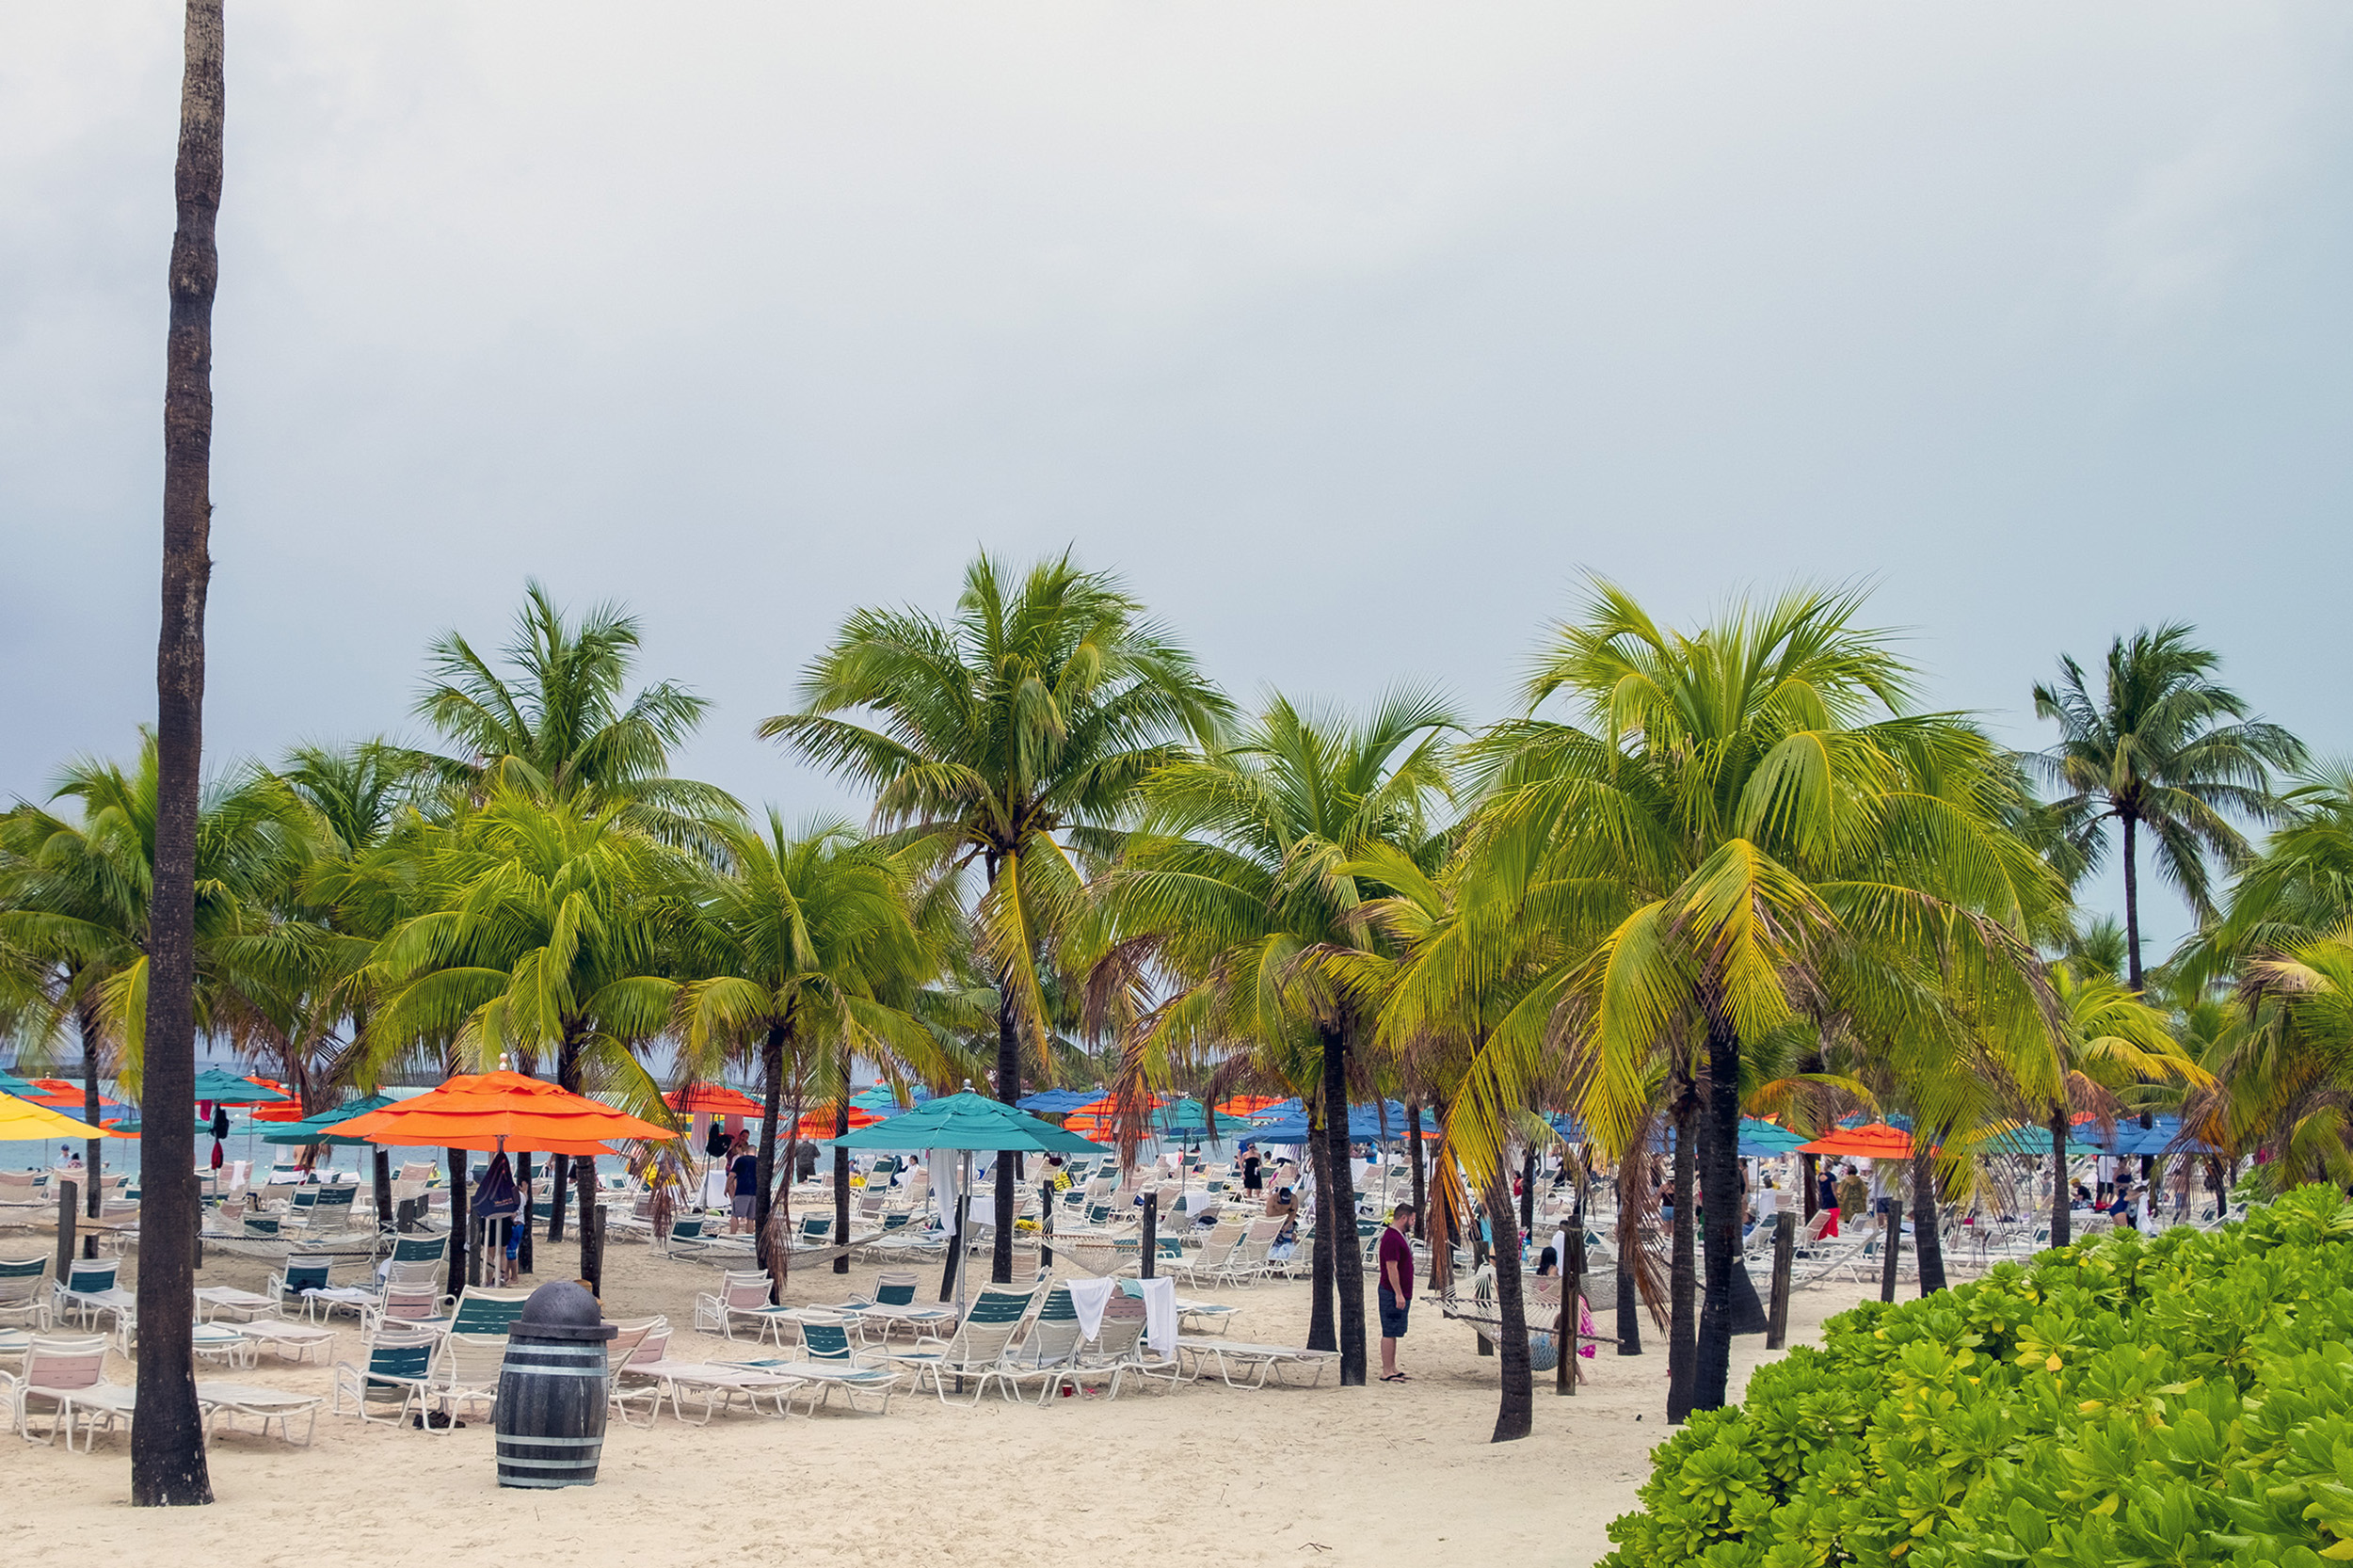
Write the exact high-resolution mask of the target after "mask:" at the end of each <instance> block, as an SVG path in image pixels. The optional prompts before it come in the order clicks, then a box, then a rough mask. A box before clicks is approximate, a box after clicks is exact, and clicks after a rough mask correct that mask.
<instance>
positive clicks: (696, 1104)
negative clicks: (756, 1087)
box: [662, 1083, 768, 1121]
mask: <svg viewBox="0 0 2353 1568" xmlns="http://www.w3.org/2000/svg"><path fill="white" fill-rule="evenodd" d="M662 1103H663V1104H664V1105H666V1106H668V1107H669V1108H670V1109H671V1110H673V1111H675V1112H678V1113H679V1114H680V1115H681V1116H690V1115H692V1116H749V1117H751V1118H752V1119H753V1120H754V1121H759V1120H760V1119H761V1118H763V1117H765V1116H766V1115H767V1114H768V1108H767V1107H766V1106H763V1105H762V1104H760V1101H758V1100H756V1099H754V1098H752V1096H749V1095H747V1094H745V1093H744V1091H743V1090H741V1089H734V1088H729V1087H728V1085H727V1084H724V1083H690V1084H688V1085H687V1086H686V1087H685V1088H683V1089H673V1090H671V1091H670V1092H669V1093H668V1094H666V1095H664V1096H662Z"/></svg>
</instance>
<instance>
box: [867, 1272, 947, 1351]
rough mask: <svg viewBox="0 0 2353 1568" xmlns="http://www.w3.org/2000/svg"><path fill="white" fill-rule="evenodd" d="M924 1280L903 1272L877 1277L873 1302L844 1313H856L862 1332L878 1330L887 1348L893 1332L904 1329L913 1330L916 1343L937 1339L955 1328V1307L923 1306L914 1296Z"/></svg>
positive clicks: (888, 1273)
mask: <svg viewBox="0 0 2353 1568" xmlns="http://www.w3.org/2000/svg"><path fill="white" fill-rule="evenodd" d="M921 1285H922V1281H921V1279H920V1277H919V1276H918V1275H915V1274H912V1273H907V1272H888V1271H887V1272H883V1273H879V1274H876V1275H875V1276H874V1299H873V1300H872V1301H871V1302H867V1303H863V1304H857V1305H856V1306H855V1307H854V1308H852V1307H845V1308H844V1311H845V1312H849V1311H855V1313H856V1317H857V1320H858V1325H859V1327H860V1328H861V1329H878V1330H880V1333H881V1339H882V1342H883V1344H884V1345H885V1346H888V1344H889V1343H890V1335H891V1331H892V1330H893V1329H896V1328H899V1327H900V1326H902V1325H904V1326H905V1327H906V1328H908V1329H909V1330H911V1331H912V1332H913V1334H914V1336H915V1340H916V1343H918V1344H920V1343H922V1342H923V1341H924V1340H926V1339H938V1338H940V1337H942V1336H943V1335H944V1334H945V1332H946V1331H947V1330H948V1329H951V1328H952V1327H954V1326H955V1321H956V1314H955V1309H954V1308H952V1307H946V1306H936V1305H928V1306H927V1305H923V1304H919V1303H918V1302H917V1301H916V1299H915V1295H916V1292H917V1290H919V1289H920V1288H921Z"/></svg>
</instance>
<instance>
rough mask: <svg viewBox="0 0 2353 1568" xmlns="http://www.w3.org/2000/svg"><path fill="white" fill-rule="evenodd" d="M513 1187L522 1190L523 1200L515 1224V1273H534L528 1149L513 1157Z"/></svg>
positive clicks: (529, 1156)
mask: <svg viewBox="0 0 2353 1568" xmlns="http://www.w3.org/2000/svg"><path fill="white" fill-rule="evenodd" d="M515 1185H516V1186H517V1187H519V1188H520V1189H521V1190H522V1198H523V1211H522V1215H521V1217H520V1219H518V1220H517V1221H516V1222H515V1224H516V1227H517V1228H516V1234H515V1272H517V1273H522V1274H528V1273H536V1272H537V1270H536V1267H535V1265H536V1262H537V1261H538V1260H537V1259H536V1258H535V1257H533V1256H532V1255H531V1151H530V1150H529V1149H525V1150H523V1151H522V1152H521V1153H520V1154H518V1155H517V1156H515Z"/></svg>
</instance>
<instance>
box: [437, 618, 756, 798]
mask: <svg viewBox="0 0 2353 1568" xmlns="http://www.w3.org/2000/svg"><path fill="white" fill-rule="evenodd" d="M639 643H640V632H639V628H638V621H637V617H636V616H632V615H629V614H627V613H625V612H624V611H622V610H621V609H620V608H619V607H618V606H616V605H611V604H600V605H597V606H595V607H593V608H592V609H590V610H589V612H588V613H587V614H586V615H585V616H583V617H582V618H581V620H580V622H579V623H578V624H577V625H574V624H572V623H570V622H568V621H567V620H566V619H565V616H564V612H563V611H562V609H561V608H559V607H558V606H557V605H556V603H555V601H554V600H552V598H551V597H550V596H549V594H548V591H547V589H546V588H544V587H542V586H541V585H540V584H538V583H537V582H536V581H535V582H532V583H529V584H525V586H524V590H523V607H522V609H521V611H520V613H519V614H518V615H517V616H516V617H515V639H514V641H512V642H511V643H509V644H508V645H507V646H506V647H505V648H504V649H503V650H502V652H503V653H504V656H505V659H506V662H507V666H508V668H507V672H506V673H502V672H501V671H500V669H499V668H498V667H497V666H496V665H495V664H492V663H491V662H490V660H488V659H487V658H485V657H484V656H483V655H482V654H480V653H478V652H476V651H475V649H474V648H473V646H472V644H471V643H469V642H467V641H466V639H465V638H464V637H462V636H460V635H459V634H458V633H457V632H449V633H448V634H446V635H445V636H443V637H442V638H441V639H440V641H439V642H437V643H435V644H434V645H433V647H432V649H431V651H430V655H429V658H430V667H431V670H432V674H433V683H432V684H431V685H430V686H428V687H427V688H426V689H425V693H424V696H422V697H421V698H419V699H418V702H417V713H418V715H419V716H420V717H422V718H424V719H425V720H427V721H429V722H430V723H431V724H432V726H433V728H436V729H438V730H440V733H441V735H442V736H443V737H444V738H445V739H446V740H448V741H450V742H451V743H453V744H456V746H457V747H458V748H459V750H458V752H457V754H456V755H455V756H446V757H425V758H424V759H422V761H423V763H424V765H425V766H426V767H428V768H429V769H430V771H431V772H432V773H433V774H434V776H437V777H438V778H439V779H440V781H441V782H442V784H443V785H444V786H446V787H449V788H453V789H456V790H458V791H460V792H464V793H466V794H469V795H472V796H474V797H477V798H478V797H479V796H481V795H482V793H483V792H485V791H487V790H488V789H490V788H492V787H498V788H504V789H507V790H510V791H521V792H530V793H534V794H537V795H540V796H542V797H543V798H546V799H549V800H559V801H572V802H578V803H580V804H583V805H584V806H586V807H587V808H590V809H602V808H607V807H620V808H626V814H627V816H628V818H629V820H630V821H631V822H632V824H634V825H637V826H640V827H644V828H646V829H648V830H649V831H652V832H655V833H657V834H659V835H661V836H663V837H665V838H669V839H672V840H684V839H692V838H694V837H695V836H696V834H697V832H698V831H699V826H700V824H701V823H702V822H703V821H704V820H705V819H707V818H710V817H712V816H715V815H720V814H735V813H738V812H740V811H741V810H742V809H743V808H741V807H740V806H738V805H737V804H736V803H735V801H734V799H733V798H732V797H731V796H729V795H728V793H727V792H725V791H723V790H719V789H716V788H714V787H713V786H712V785H709V784H698V783H696V782H694V781H692V780H689V779H682V778H674V777H671V776H669V773H668V769H669V764H670V751H671V749H672V748H673V747H675V746H677V745H679V744H681V743H682V742H684V741H685V740H686V738H687V737H688V736H689V735H691V734H693V733H694V731H695V728H696V725H698V724H700V723H701V722H702V716H703V713H704V712H705V711H706V710H707V709H708V707H709V706H710V704H709V703H708V701H707V700H706V699H705V698H703V697H700V696H696V695H695V694H694V693H692V692H690V691H688V690H686V688H684V687H682V686H680V685H679V684H678V683H677V682H675V681H670V680H662V681H657V682H655V683H654V684H653V685H650V686H648V687H647V688H645V689H644V690H643V691H641V692H639V693H638V694H637V695H636V696H633V697H631V698H629V699H628V701H627V702H626V703H624V702H623V700H622V693H623V691H624V689H625V688H626V686H627V685H628V682H629V674H630V666H631V664H632V662H633V661H634V659H635V657H636V653H637V649H638V646H639Z"/></svg>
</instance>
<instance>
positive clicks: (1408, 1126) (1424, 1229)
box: [1405, 1099, 1430, 1241]
mask: <svg viewBox="0 0 2353 1568" xmlns="http://www.w3.org/2000/svg"><path fill="white" fill-rule="evenodd" d="M1405 1147H1406V1152H1407V1153H1408V1154H1409V1155H1411V1156H1412V1158H1413V1162H1414V1240H1417V1241H1423V1240H1429V1237H1430V1223H1429V1213H1430V1203H1429V1178H1428V1176H1427V1175H1426V1174H1425V1173H1424V1171H1423V1169H1422V1149H1421V1101H1419V1100H1417V1099H1411V1100H1407V1101H1406V1102H1405Z"/></svg>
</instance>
